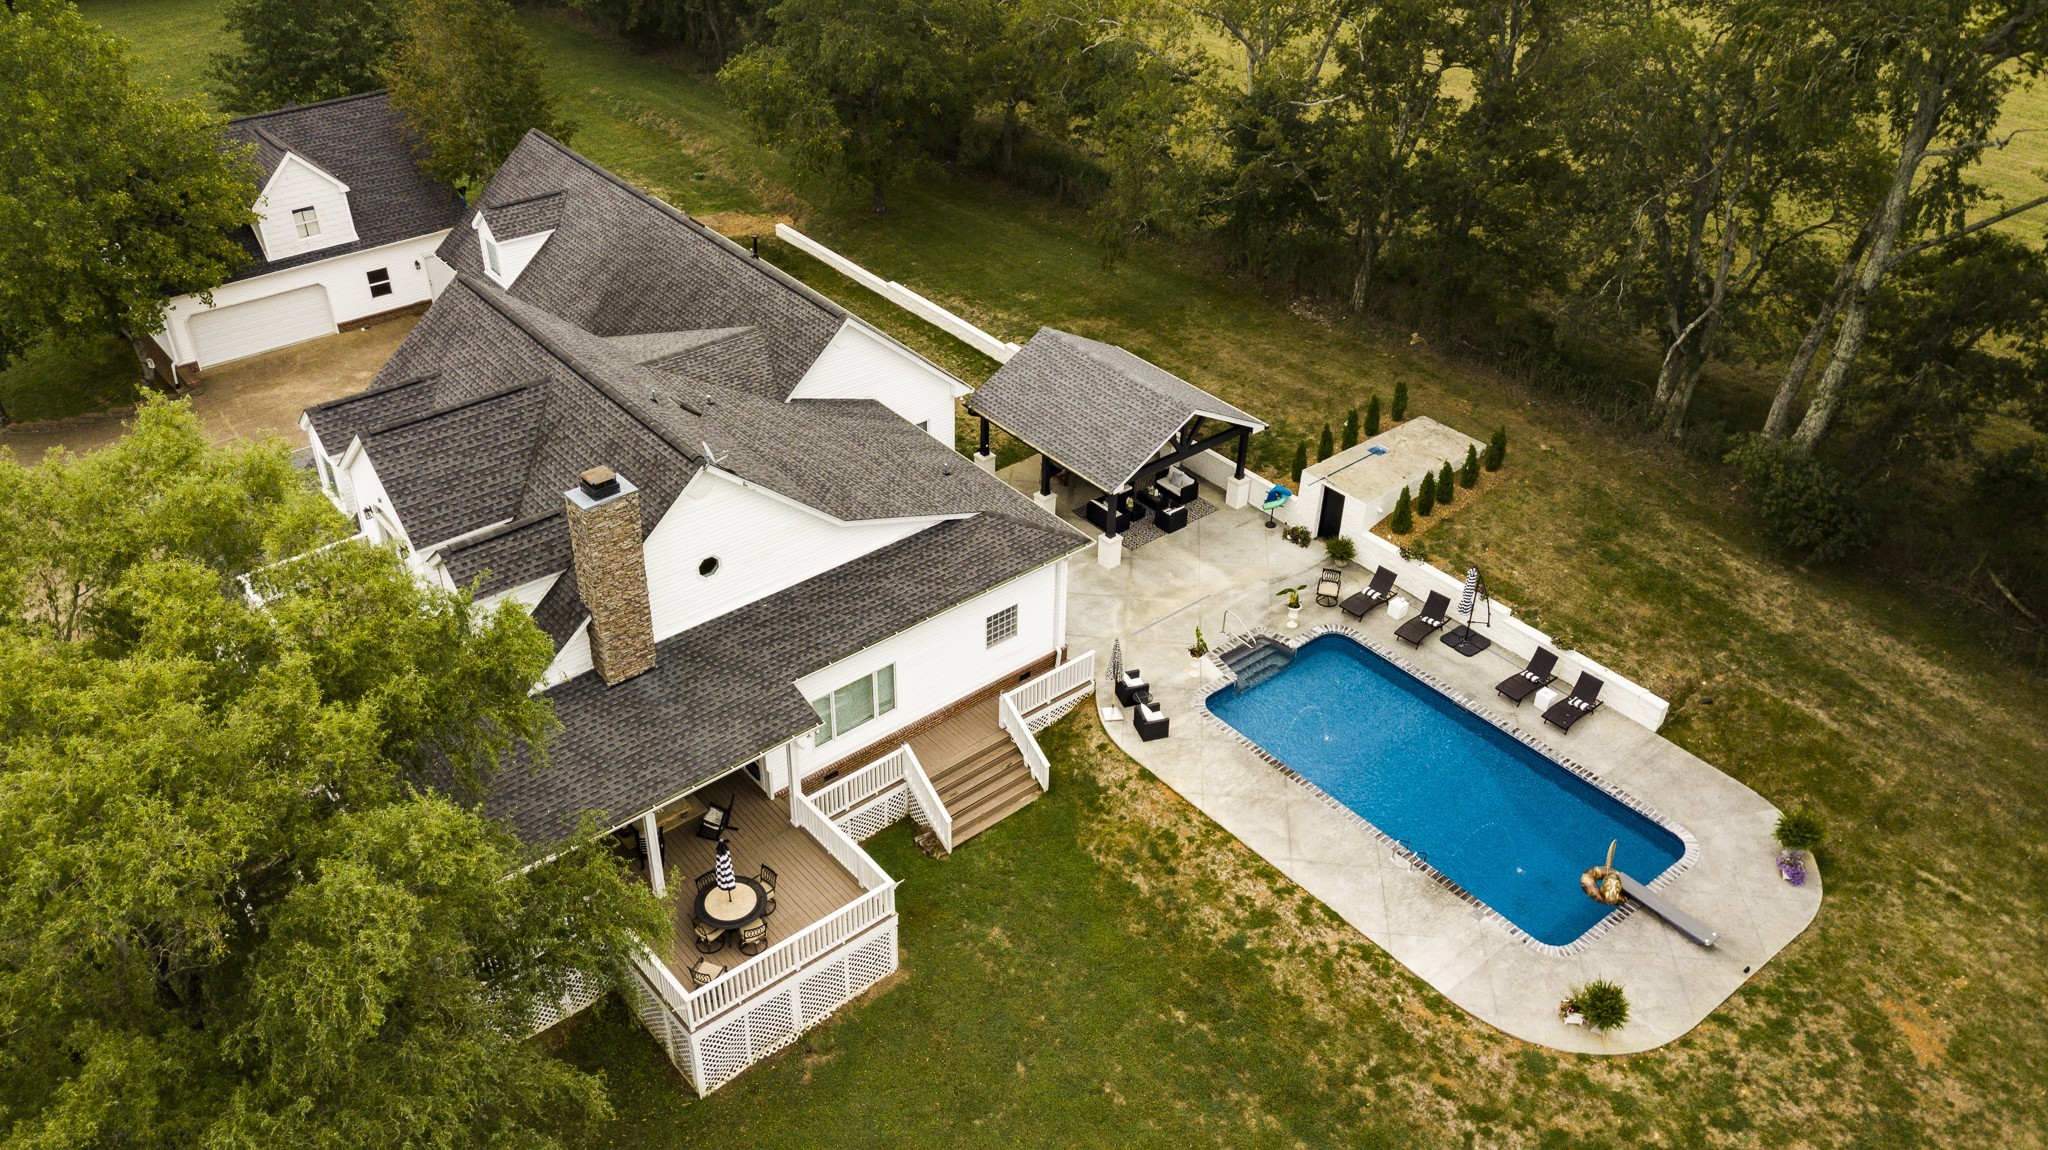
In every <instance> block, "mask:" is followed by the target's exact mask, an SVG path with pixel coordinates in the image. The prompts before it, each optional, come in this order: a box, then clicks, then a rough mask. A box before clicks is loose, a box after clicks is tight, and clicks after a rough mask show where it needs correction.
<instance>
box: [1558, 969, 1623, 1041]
mask: <svg viewBox="0 0 2048 1150" xmlns="http://www.w3.org/2000/svg"><path fill="white" fill-rule="evenodd" d="M1557 1016H1558V1018H1560V1019H1562V1020H1563V1021H1564V1024H1565V1025H1566V1026H1584V1027H1586V1028H1587V1029H1589V1030H1603V1031H1604V1030H1620V1029H1621V1028H1622V1027H1623V1026H1625V1025H1627V1023H1628V995H1626V994H1624V993H1623V992H1622V989H1621V984H1620V983H1617V982H1613V981H1611V980H1609V979H1605V978H1596V979H1594V980H1593V981H1591V982H1589V983H1587V984H1586V985H1584V986H1581V987H1577V988H1575V989H1573V991H1572V993H1571V997H1569V998H1567V999H1565V1000H1564V1001H1563V1002H1561V1003H1558V1006H1557Z"/></svg>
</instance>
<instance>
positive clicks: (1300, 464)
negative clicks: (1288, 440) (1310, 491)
mask: <svg viewBox="0 0 2048 1150" xmlns="http://www.w3.org/2000/svg"><path fill="white" fill-rule="evenodd" d="M1307 470H1308V441H1307V440H1305V439H1304V440H1302V441H1300V442H1298V443H1296V444H1295V445H1294V489H1295V490H1296V491H1300V490H1301V473H1302V472H1304V471H1307Z"/></svg>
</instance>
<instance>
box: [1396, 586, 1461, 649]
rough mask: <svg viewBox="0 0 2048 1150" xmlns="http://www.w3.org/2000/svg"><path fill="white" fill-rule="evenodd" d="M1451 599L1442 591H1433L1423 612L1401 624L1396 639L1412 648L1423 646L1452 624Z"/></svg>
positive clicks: (1424, 605)
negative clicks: (1424, 642)
mask: <svg viewBox="0 0 2048 1150" xmlns="http://www.w3.org/2000/svg"><path fill="white" fill-rule="evenodd" d="M1450 616H1451V597H1450V596H1449V595H1446V594H1444V593H1443V592H1441V591H1431V592H1430V593H1429V598H1428V599H1426V600H1424V601H1423V604H1422V610H1421V612H1420V613H1418V614H1417V615H1416V616H1415V618H1413V619H1410V620H1408V621H1407V622H1406V623H1403V624H1401V626H1400V629H1399V630H1397V631H1395V632H1394V637H1395V638H1397V639H1399V640H1401V641H1402V642H1404V643H1406V644H1408V645H1409V646H1411V647H1420V646H1422V641H1423V640H1424V639H1427V638H1429V637H1430V636H1431V635H1434V634H1436V633H1437V632H1438V631H1441V630H1443V626H1444V624H1445V623H1448V622H1450Z"/></svg>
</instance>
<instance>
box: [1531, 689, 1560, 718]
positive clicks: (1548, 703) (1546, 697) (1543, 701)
mask: <svg viewBox="0 0 2048 1150" xmlns="http://www.w3.org/2000/svg"><path fill="white" fill-rule="evenodd" d="M1562 698H1564V692H1562V691H1559V690H1558V689H1557V688H1556V687H1543V688H1540V689H1539V690H1538V691H1537V692H1536V713H1537V714H1539V715H1540V714H1542V713H1543V712H1545V711H1547V710H1549V709H1550V708H1551V707H1552V706H1553V705H1555V704H1556V702H1557V701H1558V700H1559V699H1562Z"/></svg>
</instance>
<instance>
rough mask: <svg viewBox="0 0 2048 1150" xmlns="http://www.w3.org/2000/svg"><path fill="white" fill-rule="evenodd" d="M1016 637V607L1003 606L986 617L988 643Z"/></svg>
mask: <svg viewBox="0 0 2048 1150" xmlns="http://www.w3.org/2000/svg"><path fill="white" fill-rule="evenodd" d="M1016 637H1017V608H1015V607H1005V608H1003V609H1002V610H1000V611H998V612H996V613H995V614H993V615H990V616H989V617H988V645H989V646H991V647H993V646H995V645H996V644H997V643H1000V642H1002V641H1003V640H1005V639H1014V638H1016Z"/></svg>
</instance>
